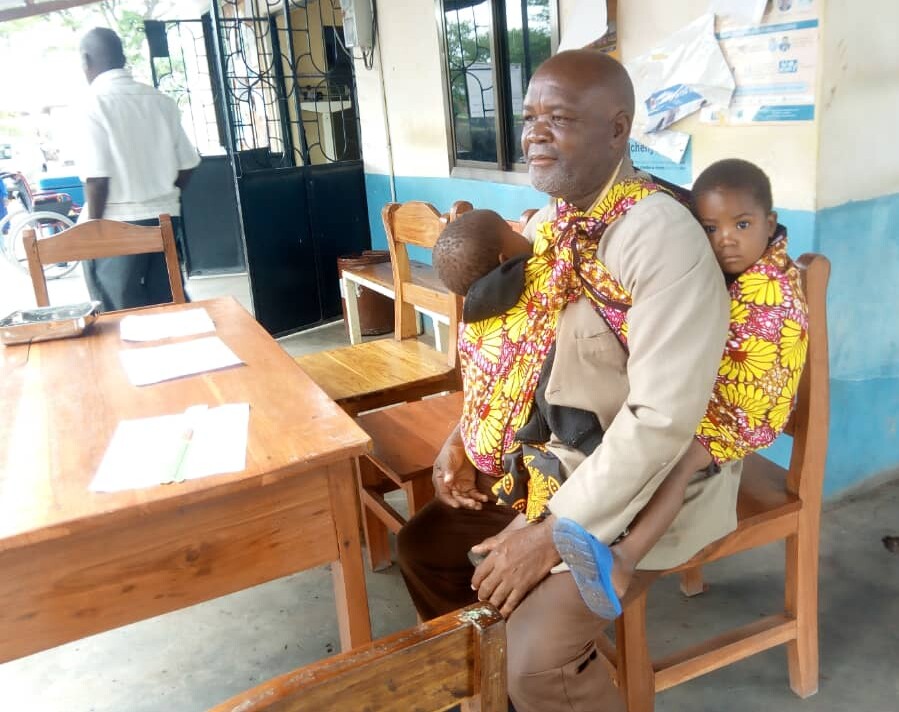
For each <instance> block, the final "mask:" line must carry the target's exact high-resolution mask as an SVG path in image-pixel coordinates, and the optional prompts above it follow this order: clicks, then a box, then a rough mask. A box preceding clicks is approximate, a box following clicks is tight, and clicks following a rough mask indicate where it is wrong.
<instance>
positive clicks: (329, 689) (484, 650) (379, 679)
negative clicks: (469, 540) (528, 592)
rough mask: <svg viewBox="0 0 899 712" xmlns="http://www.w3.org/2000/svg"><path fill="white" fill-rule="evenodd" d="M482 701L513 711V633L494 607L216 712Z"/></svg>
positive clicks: (324, 666) (299, 675) (377, 646)
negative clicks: (509, 682) (509, 691)
mask: <svg viewBox="0 0 899 712" xmlns="http://www.w3.org/2000/svg"><path fill="white" fill-rule="evenodd" d="M466 697H480V710H481V712H500V711H502V712H506V710H507V709H508V702H507V697H506V630H505V623H504V621H503V619H502V617H501V616H500V615H499V613H498V612H497V611H496V609H495V608H493V607H492V606H491V605H489V604H477V605H474V606H469V607H468V608H464V609H462V610H459V611H456V612H454V613H450V614H448V615H445V616H441V617H440V618H436V619H434V620H432V621H430V622H428V623H424V624H423V625H420V626H418V627H417V628H415V629H412V630H407V631H402V632H400V633H397V634H395V635H392V636H390V637H388V638H382V639H381V640H377V641H375V642H373V643H369V644H368V645H365V646H363V647H360V648H356V649H355V650H351V651H349V652H347V653H343V654H342V655H337V656H336V657H333V658H328V659H327V660H322V661H321V662H317V663H313V664H312V665H308V666H306V667H303V668H300V669H298V670H294V671H292V672H288V673H286V674H284V675H281V676H280V677H276V678H273V679H272V680H269V681H268V682H264V683H262V684H261V685H258V686H257V687H254V688H253V689H251V690H248V691H246V692H244V693H241V694H240V695H237V696H235V697H232V698H231V699H230V700H228V701H227V702H223V703H222V704H220V705H218V706H216V707H214V708H213V709H212V710H210V712H275V710H278V712H320V710H347V711H349V710H378V712H408V710H411V709H416V710H435V711H436V710H445V709H447V708H449V707H451V706H452V705H454V704H457V703H458V702H459V701H460V700H461V699H463V698H466Z"/></svg>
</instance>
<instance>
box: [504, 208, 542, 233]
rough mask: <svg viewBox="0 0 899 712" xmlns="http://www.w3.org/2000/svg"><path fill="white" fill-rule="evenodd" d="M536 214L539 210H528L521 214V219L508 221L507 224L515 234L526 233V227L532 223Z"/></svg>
mask: <svg viewBox="0 0 899 712" xmlns="http://www.w3.org/2000/svg"><path fill="white" fill-rule="evenodd" d="M536 212H537V208H528V209H527V210H525V211H524V212H523V213H522V214H521V217H519V218H518V220H506V223H507V224H508V225H509V227H511V228H512V229H513V230H514V231H515V232H524V228H525V225H527V224H528V222H530V219H531V218H532V217H534V213H536Z"/></svg>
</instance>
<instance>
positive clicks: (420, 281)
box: [344, 260, 447, 293]
mask: <svg viewBox="0 0 899 712" xmlns="http://www.w3.org/2000/svg"><path fill="white" fill-rule="evenodd" d="M409 269H410V271H411V273H412V283H413V284H417V285H420V286H422V287H427V288H429V289H433V290H436V291H438V292H444V293H446V292H447V289H446V287H444V286H443V282H441V281H440V278H439V277H438V276H437V273H436V272H435V271H434V268H433V267H432V266H431V265H426V264H425V263H424V262H418V261H416V260H409ZM346 272H351V273H353V274H354V275H358V276H359V277H362V278H363V279H367V280H368V281H369V282H373V283H374V284H379V285H381V286H382V287H385V288H386V289H390V290H391V291H393V268H392V267H391V266H390V262H377V263H375V264H373V265H363V266H361V267H353V268H352V269H345V270H344V273H346Z"/></svg>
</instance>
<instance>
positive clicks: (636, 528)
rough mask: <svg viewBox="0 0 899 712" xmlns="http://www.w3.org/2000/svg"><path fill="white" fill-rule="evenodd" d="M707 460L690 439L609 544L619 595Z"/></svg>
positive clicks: (667, 523)
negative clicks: (626, 527)
mask: <svg viewBox="0 0 899 712" xmlns="http://www.w3.org/2000/svg"><path fill="white" fill-rule="evenodd" d="M711 462H712V456H711V455H709V453H708V450H706V449H705V448H704V447H703V446H702V444H701V443H700V442H699V441H698V440H696V439H695V438H694V439H693V441H692V442H691V443H690V447H689V448H688V449H687V452H686V453H684V455H683V457H681V459H680V460H679V461H678V463H677V464H676V465H675V466H674V469H672V470H671V472H669V473H668V476H667V477H666V478H665V481H664V482H662V484H661V485H660V486H659V488H658V489H657V490H656V491H655V494H653V496H652V499H650V500H649V502H648V504H647V505H646V506H645V507H644V508H643V509H642V510H641V512H640V513H639V514H638V515H637V516H636V518H635V519H634V521H633V523H632V524H631V526H630V532H629V533H628V535H627V536H626V537H625V538H624V539H622V540H621V541H620V542H619V543H618V544H615V545H614V546H612V554H613V555H614V557H615V566H614V568H613V573H612V581H613V584H614V585H615V589H616V592H617V593H618V595H619V597H620V596H622V595H623V594H624V591H626V590H627V586H628V584H629V583H630V579H631V576H632V575H633V572H634V569H635V568H636V567H637V564H639V563H640V560H641V559H642V558H643V557H644V556H646V555H647V554H648V553H649V551H650V549H652V547H653V546H655V545H656V543H657V542H658V541H659V539H661V538H662V536H663V535H664V534H665V532H666V531H668V527H670V526H671V523H672V522H673V521H674V518H675V517H676V516H677V513H678V512H679V511H680V509H681V507H682V506H683V503H684V495H685V493H686V490H687V484H688V483H689V482H690V480H691V479H692V478H693V475H695V474H696V472H697V471H699V470H701V469H703V468H705V467H708V465H709V464H710V463H711ZM618 589H621V590H618Z"/></svg>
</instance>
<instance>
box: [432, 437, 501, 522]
mask: <svg viewBox="0 0 899 712" xmlns="http://www.w3.org/2000/svg"><path fill="white" fill-rule="evenodd" d="M434 492H435V493H436V494H437V498H438V499H439V500H440V501H441V502H443V503H444V504H447V505H449V506H450V507H452V508H453V509H458V508H459V507H464V508H466V509H480V508H481V506H482V503H483V502H486V501H488V497H487V495H486V494H484V493H483V492H480V491H479V490H478V487H477V470H475V468H474V465H472V464H471V462H470V461H469V459H468V457H467V456H466V455H465V447H464V446H463V445H462V438H461V436H460V435H459V428H458V426H457V427H456V429H455V430H453V432H452V434H451V435H450V436H449V438H447V440H446V442H445V443H444V444H443V447H442V448H441V449H440V453H439V454H438V455H437V460H436V461H435V462H434Z"/></svg>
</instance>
